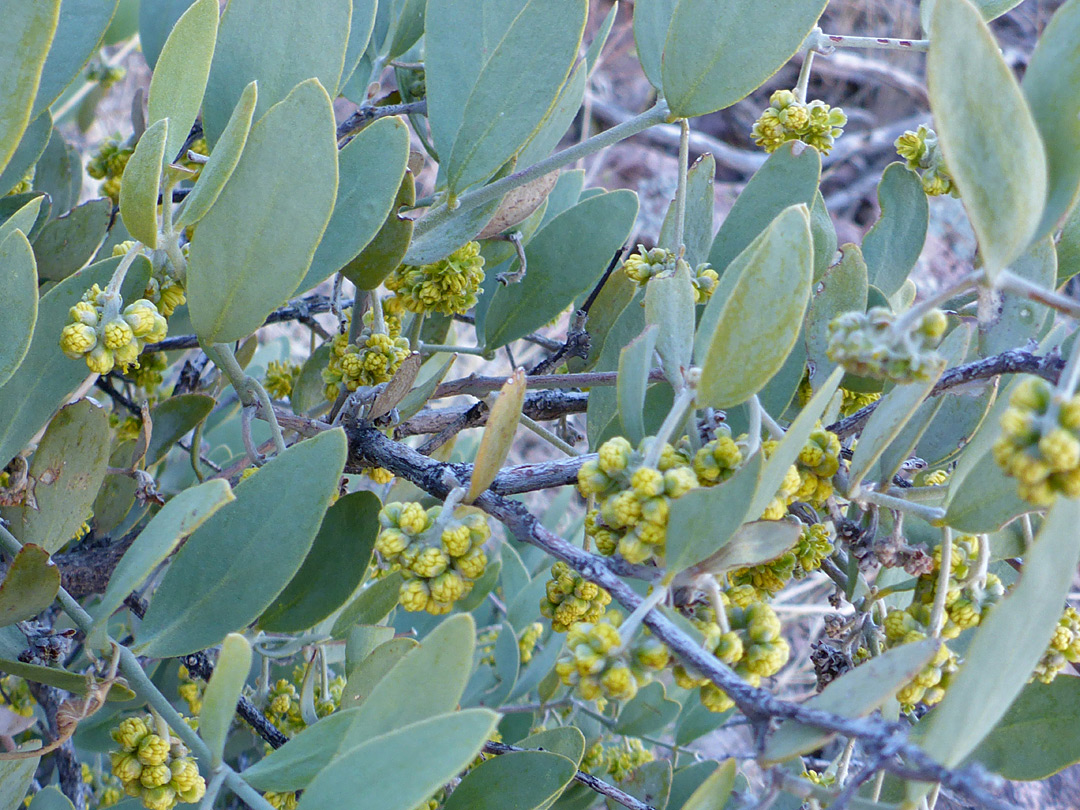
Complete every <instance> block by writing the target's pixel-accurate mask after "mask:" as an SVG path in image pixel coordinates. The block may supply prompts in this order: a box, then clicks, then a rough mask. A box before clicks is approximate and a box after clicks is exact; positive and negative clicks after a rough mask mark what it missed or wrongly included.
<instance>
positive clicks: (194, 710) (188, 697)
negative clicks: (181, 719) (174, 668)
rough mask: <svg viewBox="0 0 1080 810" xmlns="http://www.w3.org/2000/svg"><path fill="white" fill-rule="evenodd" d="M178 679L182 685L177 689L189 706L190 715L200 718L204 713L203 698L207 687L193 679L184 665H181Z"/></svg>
mask: <svg viewBox="0 0 1080 810" xmlns="http://www.w3.org/2000/svg"><path fill="white" fill-rule="evenodd" d="M177 677H178V678H179V680H180V685H179V686H177V687H176V691H177V693H178V694H179V695H180V697H181V698H183V700H184V702H185V703H186V704H187V707H188V713H189V714H190V715H191V716H192V717H198V716H199V715H200V714H201V713H202V698H203V690H204V688H205V687H204V686H203V684H201V683H200V682H199V681H197V680H195V679H194V678H193V677H191V673H190V672H188V668H187V667H185V666H184V665H183V664H181V665H180V670H179V672H178V673H177Z"/></svg>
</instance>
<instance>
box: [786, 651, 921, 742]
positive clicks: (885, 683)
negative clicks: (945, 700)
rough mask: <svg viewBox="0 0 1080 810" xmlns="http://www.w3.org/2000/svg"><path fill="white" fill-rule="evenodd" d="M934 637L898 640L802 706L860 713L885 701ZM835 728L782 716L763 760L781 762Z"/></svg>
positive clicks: (913, 669)
mask: <svg viewBox="0 0 1080 810" xmlns="http://www.w3.org/2000/svg"><path fill="white" fill-rule="evenodd" d="M940 643H941V642H940V641H939V640H938V639H935V638H928V639H923V640H922V641H915V642H912V643H911V644H901V645H900V646H899V647H894V648H892V649H891V650H886V651H885V652H884V653H882V654H881V655H879V656H877V657H876V658H871V659H870V660H869V661H867V662H866V663H865V664H861V665H860V666H857V667H855V669H853V670H851V671H850V672H847V673H845V674H844V675H842V676H841V677H839V678H837V679H836V680H834V681H833V682H832V683H830V684H829V685H828V686H826V687H825V689H824V690H822V692H821V694H819V695H815V696H814V697H812V698H810V700H808V701H807V702H806V704H805V705H806V708H808V709H817V710H819V711H823V712H831V713H834V714H839V715H842V716H843V717H862V716H864V715H867V714H869V713H870V712H872V711H874V709H877V708H879V707H881V706H882V705H884V704H885V702H886V701H887V700H889V699H890V698H891V697H892V696H893V695H895V694H896V692H897V691H899V690H900V689H901V688H902V687H903V686H905V685H906V684H907V683H908V682H909V681H911V679H912V678H914V677H915V676H916V675H918V674H919V672H920V671H921V670H922V669H923V667H925V666H926V665H927V663H929V662H930V661H931V660H932V659H933V657H934V656H935V655H936V654H937V651H938V647H939V645H940ZM835 736H836V734H835V732H828V731H823V730H821V729H819V728H815V727H814V726H808V725H804V724H802V723H796V722H795V721H793V720H785V721H783V722H782V723H781V724H780V727H779V728H778V729H777V730H776V731H775V732H774V733H773V734H772V736H771V737H770V738H769V741H768V742H767V743H766V744H765V757H764V759H765V761H766V762H767V763H769V764H773V763H777V762H783V761H784V760H787V759H791V758H792V757H796V756H799V755H800V754H806V753H809V752H810V751H813V750H815V749H817V748H820V747H822V746H823V745H826V744H827V743H828V742H829V740H831V739H832V738H833V737H835Z"/></svg>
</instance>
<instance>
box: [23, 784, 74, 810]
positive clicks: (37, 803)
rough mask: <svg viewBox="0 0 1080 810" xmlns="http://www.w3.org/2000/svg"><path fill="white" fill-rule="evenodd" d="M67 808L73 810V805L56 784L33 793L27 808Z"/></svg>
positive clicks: (53, 809)
mask: <svg viewBox="0 0 1080 810" xmlns="http://www.w3.org/2000/svg"><path fill="white" fill-rule="evenodd" d="M13 806H14V805H13ZM68 808H70V810H75V805H73V804H72V803H71V800H70V799H69V798H68V797H67V796H65V795H64V794H63V793H61V792H60V788H58V787H56V785H49V786H48V787H47V788H44V789H43V790H39V791H38V792H37V793H35V794H34V798H33V801H31V802H30V806H29V810H68Z"/></svg>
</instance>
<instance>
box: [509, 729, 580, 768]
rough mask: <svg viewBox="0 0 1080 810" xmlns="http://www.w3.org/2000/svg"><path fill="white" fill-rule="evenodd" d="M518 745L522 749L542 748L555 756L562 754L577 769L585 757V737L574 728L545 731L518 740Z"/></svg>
mask: <svg viewBox="0 0 1080 810" xmlns="http://www.w3.org/2000/svg"><path fill="white" fill-rule="evenodd" d="M516 745H517V746H518V747H520V748H542V749H543V750H544V751H549V752H551V753H553V754H561V755H562V756H564V757H566V758H567V759H568V760H570V761H571V762H573V763H574V767H575V768H576V767H578V766H579V765H580V764H581V758H582V757H583V756H584V755H585V735H583V734H582V733H581V731H580V730H579V729H577V728H575V727H574V726H556V727H555V728H548V729H544V730H543V731H538V732H536V733H535V734H530V735H529V736H528V737H525V738H523V739H521V740H518V742H517V743H516Z"/></svg>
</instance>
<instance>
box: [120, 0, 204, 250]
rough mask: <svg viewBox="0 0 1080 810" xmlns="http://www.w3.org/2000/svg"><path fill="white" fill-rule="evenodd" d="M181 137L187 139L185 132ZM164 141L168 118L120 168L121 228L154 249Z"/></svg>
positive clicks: (156, 125) (141, 140)
mask: <svg viewBox="0 0 1080 810" xmlns="http://www.w3.org/2000/svg"><path fill="white" fill-rule="evenodd" d="M212 1H213V0H211V2H212ZM183 137H185V138H186V137H187V133H186V132H185V133H184V135H183ZM168 138H169V121H168V119H161V120H159V121H155V122H154V123H153V124H151V126H150V128H149V129H148V130H146V132H144V133H143V135H142V137H141V138H139V142H138V143H137V144H136V145H135V151H134V152H133V153H132V155H131V157H130V158H129V159H128V162H127V165H126V166H125V167H124V177H123V183H122V185H121V186H120V216H121V217H122V218H123V220H124V227H125V228H127V229H128V233H130V234H131V236H132V238H133V239H136V240H138V241H139V242H142V243H143V244H144V245H146V246H147V247H148V248H156V247H157V238H158V216H157V209H158V189H159V188H160V187H161V169H162V166H163V165H164V161H165V142H166V141H167V140H168ZM181 143H183V141H181ZM177 148H179V147H177Z"/></svg>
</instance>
